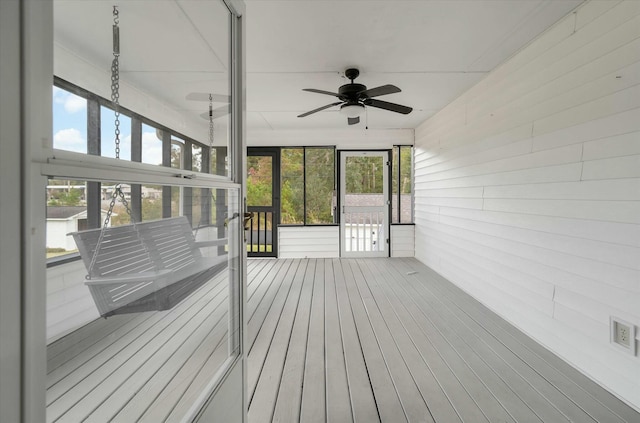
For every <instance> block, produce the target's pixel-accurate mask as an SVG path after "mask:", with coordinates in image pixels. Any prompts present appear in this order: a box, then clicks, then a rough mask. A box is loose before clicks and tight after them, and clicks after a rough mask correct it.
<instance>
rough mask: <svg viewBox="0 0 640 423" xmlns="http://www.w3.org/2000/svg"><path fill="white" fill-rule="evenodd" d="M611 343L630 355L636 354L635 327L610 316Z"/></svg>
mask: <svg viewBox="0 0 640 423" xmlns="http://www.w3.org/2000/svg"><path fill="white" fill-rule="evenodd" d="M610 326H611V339H610V340H611V343H613V345H615V346H617V347H618V348H621V349H623V350H624V351H627V352H629V353H630V354H632V355H635V354H636V331H635V326H634V325H633V324H631V323H629V322H626V321H624V320H622V319H619V318H617V317H613V316H611V319H610Z"/></svg>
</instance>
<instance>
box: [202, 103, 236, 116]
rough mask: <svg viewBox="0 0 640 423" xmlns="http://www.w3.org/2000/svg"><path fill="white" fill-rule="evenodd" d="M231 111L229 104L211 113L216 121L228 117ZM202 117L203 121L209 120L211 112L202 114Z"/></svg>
mask: <svg viewBox="0 0 640 423" xmlns="http://www.w3.org/2000/svg"><path fill="white" fill-rule="evenodd" d="M230 111H231V106H229V105H228V104H227V105H225V106H222V107H218V108H217V109H213V110H212V111H211V115H212V117H213V118H214V119H218V118H219V117H222V116H226V115H228V114H229V112H230ZM200 117H202V118H203V119H206V120H209V112H208V111H206V112H204V113H200Z"/></svg>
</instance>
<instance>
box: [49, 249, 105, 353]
mask: <svg viewBox="0 0 640 423" xmlns="http://www.w3.org/2000/svg"><path fill="white" fill-rule="evenodd" d="M86 274H87V270H86V269H85V267H84V264H83V263H82V261H81V260H78V261H73V262H70V263H65V264H61V265H59V266H53V267H50V268H48V269H47V343H51V342H53V341H55V340H56V339H58V338H60V337H62V336H64V335H66V334H67V333H69V332H71V331H73V330H75V329H77V328H79V327H81V326H84V325H86V324H87V323H89V322H91V321H93V320H95V319H97V318H99V317H100V314H99V313H98V309H97V308H96V305H95V303H94V302H93V298H92V297H91V293H90V292H89V288H87V286H86V285H85V284H84V281H85V276H86Z"/></svg>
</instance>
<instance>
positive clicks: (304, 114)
mask: <svg viewBox="0 0 640 423" xmlns="http://www.w3.org/2000/svg"><path fill="white" fill-rule="evenodd" d="M338 104H342V101H338V102H337V103H331V104H327V105H326V106H322V107H318V108H317V109H313V110H311V111H310V112H307V113H303V114H301V115H298V117H305V116H309V115H311V114H313V113H316V112H319V111H322V110H324V109H328V108H329V107H333V106H337V105H338Z"/></svg>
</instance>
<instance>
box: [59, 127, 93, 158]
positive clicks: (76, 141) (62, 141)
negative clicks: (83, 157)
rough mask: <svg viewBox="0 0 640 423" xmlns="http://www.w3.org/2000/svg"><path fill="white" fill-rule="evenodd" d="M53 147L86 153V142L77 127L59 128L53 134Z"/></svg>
mask: <svg viewBox="0 0 640 423" xmlns="http://www.w3.org/2000/svg"><path fill="white" fill-rule="evenodd" d="M53 147H54V148H59V149H61V150H69V151H77V152H79V153H86V151H87V142H86V140H85V139H84V137H83V136H82V134H81V133H80V131H78V130H77V129H75V128H69V129H61V130H59V131H58V132H56V133H55V134H54V135H53Z"/></svg>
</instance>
